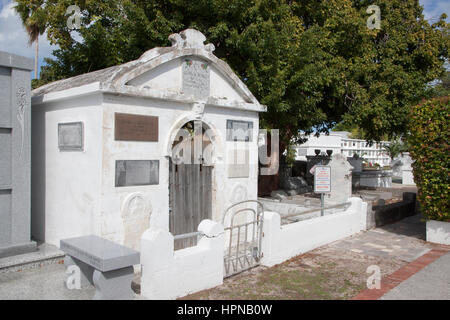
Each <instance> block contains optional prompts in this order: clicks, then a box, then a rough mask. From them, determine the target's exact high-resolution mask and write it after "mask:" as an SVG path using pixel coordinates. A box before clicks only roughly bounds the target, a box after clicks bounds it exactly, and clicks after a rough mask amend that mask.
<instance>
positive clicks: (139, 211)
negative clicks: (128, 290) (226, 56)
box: [32, 29, 266, 249]
mask: <svg viewBox="0 0 450 320" xmlns="http://www.w3.org/2000/svg"><path fill="white" fill-rule="evenodd" d="M169 39H170V40H171V42H172V47H164V48H154V49H151V50H149V51H147V52H145V53H144V54H143V55H142V56H141V57H140V58H139V59H138V60H135V61H131V62H128V63H125V64H123V65H119V66H114V67H110V68H107V69H104V70H99V71H95V72H91V73H87V74H83V75H80V76H77V77H73V78H70V79H65V80H61V81H57V82H53V83H50V84H47V85H45V86H42V87H40V88H38V89H36V90H34V91H33V93H32V120H33V126H32V235H33V237H34V238H35V239H38V240H41V241H45V242H47V243H50V244H54V245H57V246H59V241H60V240H61V239H65V238H70V237H76V236H83V235H89V234H94V235H98V236H101V237H104V238H107V239H110V240H113V241H115V242H118V243H120V244H124V245H126V246H129V247H132V248H136V249H138V248H139V243H140V238H141V235H142V233H143V232H144V231H145V230H146V229H148V228H152V227H155V228H159V229H161V228H162V229H164V230H169V231H171V232H172V233H173V234H180V233H187V232H192V231H196V229H197V226H198V224H199V223H200V221H202V220H203V219H212V220H215V221H218V222H220V221H221V220H222V215H223V213H224V210H225V209H226V208H227V207H228V206H229V205H231V204H232V203H235V202H238V201H240V200H247V199H253V200H256V199H257V180H258V165H257V164H258V130H259V121H258V116H259V112H264V111H265V110H266V107H265V106H263V105H261V104H259V102H258V101H257V100H256V99H255V97H254V96H253V95H252V93H251V92H250V91H249V90H248V89H247V87H246V86H245V84H244V83H243V82H242V81H241V80H240V79H239V78H238V77H237V76H236V75H235V74H234V73H233V71H232V70H231V68H230V67H229V66H228V65H227V64H226V63H225V62H223V61H222V60H220V59H218V58H217V57H216V56H214V54H213V50H214V46H213V45H211V44H207V45H205V44H204V41H205V40H206V39H205V36H204V35H203V34H202V33H200V32H198V31H196V30H193V29H187V30H184V31H182V32H180V33H179V34H173V35H171V36H170V37H169ZM199 124H200V129H201V139H200V145H201V151H200V157H197V158H198V159H194V158H195V157H194V156H192V157H191V158H192V159H194V162H193V163H187V164H186V163H183V162H179V161H180V160H179V159H180V158H182V159H185V158H187V154H186V153H185V152H186V150H185V149H184V148H183V147H186V146H189V145H194V144H196V145H198V143H197V142H193V141H194V140H195V139H193V140H192V141H191V140H189V139H192V137H197V136H199V132H200V131H199V130H198V125H199ZM194 127H195V128H197V129H193V128H194ZM181 128H186V129H187V132H189V133H190V134H191V135H190V136H188V137H187V136H184V138H183V139H182V140H180V131H179V130H180V129H181ZM227 129H228V130H227ZM236 129H241V130H238V131H239V134H234V133H233V132H238V131H236ZM181 136H182V135H181ZM182 141H183V142H184V143H181V144H180V142H182ZM189 141H191V142H190V143H189ZM195 141H198V140H195ZM180 146H181V147H180ZM183 157H184V158H183ZM237 157H241V158H242V159H244V161H236V158H237Z"/></svg>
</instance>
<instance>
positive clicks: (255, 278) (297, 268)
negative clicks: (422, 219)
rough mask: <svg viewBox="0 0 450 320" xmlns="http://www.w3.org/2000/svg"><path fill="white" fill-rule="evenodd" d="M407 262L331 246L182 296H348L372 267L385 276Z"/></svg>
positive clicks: (358, 288)
mask: <svg viewBox="0 0 450 320" xmlns="http://www.w3.org/2000/svg"><path fill="white" fill-rule="evenodd" d="M404 264H406V262H405V261H402V260H398V259H393V258H389V259H386V258H383V257H373V256H368V255H364V254H361V253H356V252H352V251H350V250H345V249H341V248H336V247H334V246H332V245H328V246H324V247H321V248H318V249H316V250H313V251H310V252H308V253H306V254H304V255H300V256H297V257H294V258H292V259H290V260H288V261H286V262H284V263H282V264H279V265H276V266H274V267H272V268H266V267H262V266H260V267H257V268H254V269H251V270H248V271H245V272H243V273H241V274H238V275H235V276H233V277H230V278H227V279H225V280H224V283H223V285H221V286H218V287H216V288H213V289H209V290H204V291H201V292H198V293H195V294H192V295H189V296H186V297H184V298H182V299H192V300H197V299H199V300H204V299H213V300H216V299H223V300H228V299H237V300H246V299H251V300H271V299H276V300H291V299H294V300H324V299H326V300H328V299H332V300H342V299H349V298H352V297H354V296H356V295H357V294H358V293H359V292H360V291H361V290H363V289H365V288H366V281H367V278H368V277H369V276H370V274H368V273H366V270H367V268H368V267H369V266H371V265H378V266H379V267H380V269H381V276H382V277H384V276H385V275H388V274H390V273H392V272H394V271H395V270H397V269H399V268H400V267H401V266H402V265H404Z"/></svg>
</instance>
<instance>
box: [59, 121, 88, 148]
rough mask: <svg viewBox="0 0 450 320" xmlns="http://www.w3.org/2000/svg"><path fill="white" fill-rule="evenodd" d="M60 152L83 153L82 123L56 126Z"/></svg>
mask: <svg viewBox="0 0 450 320" xmlns="http://www.w3.org/2000/svg"><path fill="white" fill-rule="evenodd" d="M58 147H59V150H60V151H83V122H70V123H59V124H58Z"/></svg>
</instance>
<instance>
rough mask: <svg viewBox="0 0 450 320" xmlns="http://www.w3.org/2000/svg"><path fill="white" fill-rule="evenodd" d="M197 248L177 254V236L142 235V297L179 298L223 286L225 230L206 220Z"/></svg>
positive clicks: (152, 232)
mask: <svg viewBox="0 0 450 320" xmlns="http://www.w3.org/2000/svg"><path fill="white" fill-rule="evenodd" d="M198 231H200V232H203V233H204V234H205V236H204V237H202V238H201V239H200V241H199V242H198V244H197V246H195V247H191V248H186V249H182V250H177V251H174V248H173V236H172V234H171V233H170V232H168V231H167V230H164V229H155V228H150V229H148V230H147V231H146V232H145V233H144V234H143V235H142V240H141V241H142V244H141V265H142V277H141V294H142V296H143V297H145V298H147V299H155V300H166V299H176V298H178V297H183V296H186V295H188V294H190V293H194V292H197V291H200V290H205V289H209V288H212V287H215V286H218V285H221V284H222V283H223V247H224V238H223V227H222V225H221V224H219V223H216V222H214V221H211V220H203V221H202V222H201V223H200V225H199V226H198Z"/></svg>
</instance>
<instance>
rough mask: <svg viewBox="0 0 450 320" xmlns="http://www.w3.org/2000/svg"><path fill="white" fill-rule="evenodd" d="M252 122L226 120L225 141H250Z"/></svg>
mask: <svg viewBox="0 0 450 320" xmlns="http://www.w3.org/2000/svg"><path fill="white" fill-rule="evenodd" d="M252 131H253V122H250V121H239V120H227V141H252Z"/></svg>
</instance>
